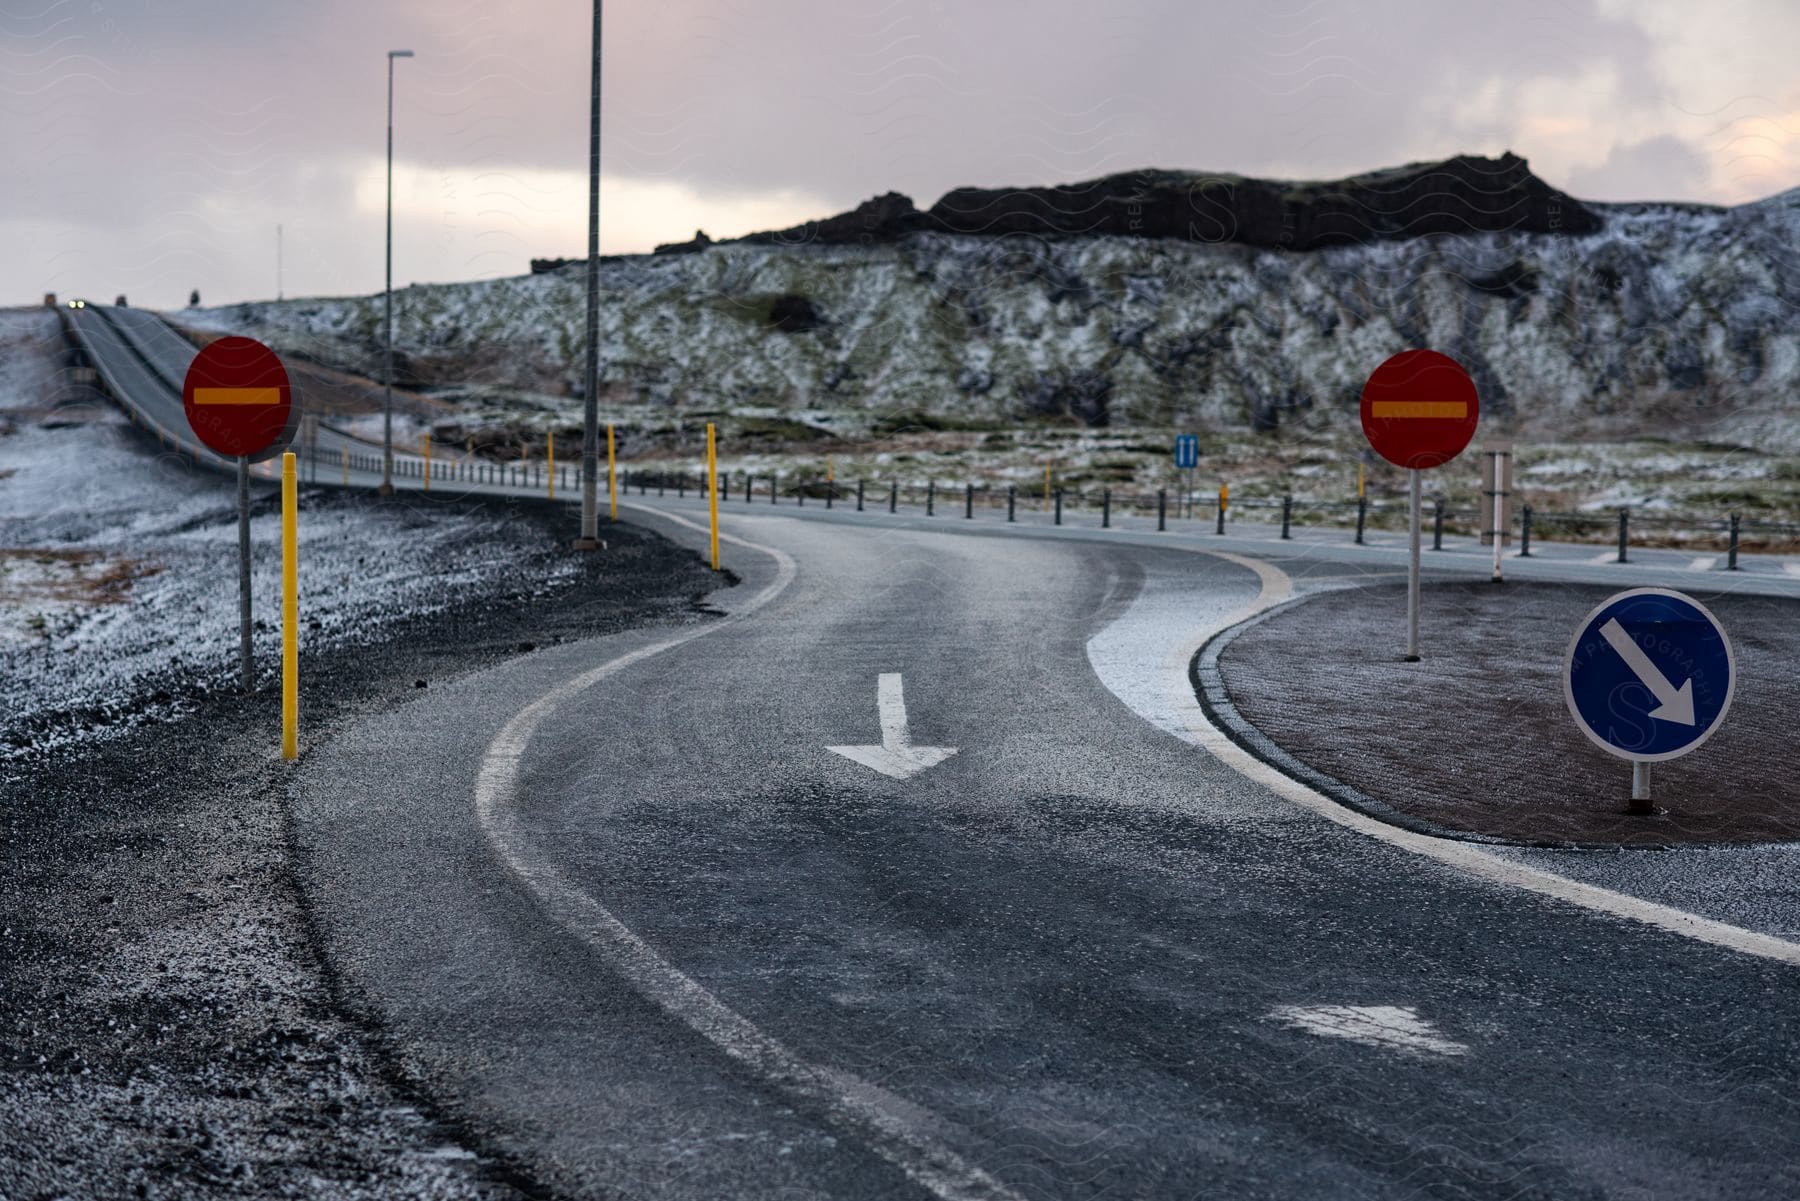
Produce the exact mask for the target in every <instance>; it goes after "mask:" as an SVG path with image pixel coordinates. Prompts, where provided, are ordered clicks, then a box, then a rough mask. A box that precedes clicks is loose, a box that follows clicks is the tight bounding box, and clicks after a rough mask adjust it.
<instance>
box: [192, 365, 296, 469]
mask: <svg viewBox="0 0 1800 1201" xmlns="http://www.w3.org/2000/svg"><path fill="white" fill-rule="evenodd" d="M181 406H182V408H183V409H184V410H185V411H186V412H187V419H188V425H189V426H190V427H191V428H192V429H193V431H194V435H195V436H196V437H198V438H199V439H200V441H202V442H204V443H206V445H207V446H209V447H210V448H212V449H213V450H215V451H217V452H218V453H219V454H222V455H225V456H226V457H228V458H237V457H238V456H240V455H242V456H243V457H245V458H248V459H253V460H257V459H267V458H270V457H272V456H274V455H276V454H278V453H280V451H281V449H282V448H283V447H285V446H286V445H287V444H288V442H289V441H290V440H292V438H293V436H294V426H295V425H296V424H297V423H298V416H299V415H298V414H297V413H296V412H295V410H294V404H293V396H292V394H291V392H290V390H289V388H288V376H287V369H286V368H285V367H283V366H282V365H281V360H280V359H279V358H277V357H275V352H274V351H272V350H270V349H269V348H268V347H267V346H264V345H263V344H262V343H261V342H258V341H257V340H256V339H254V338H239V337H235V336H233V337H225V338H220V339H219V340H218V341H216V342H214V343H212V344H211V345H210V346H208V347H206V349H204V350H202V351H201V352H200V353H199V354H197V355H195V356H194V361H193V364H192V365H191V366H189V367H188V371H187V378H186V379H185V380H184V381H183V382H182V385H181Z"/></svg>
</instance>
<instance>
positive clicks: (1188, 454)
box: [1175, 434, 1200, 468]
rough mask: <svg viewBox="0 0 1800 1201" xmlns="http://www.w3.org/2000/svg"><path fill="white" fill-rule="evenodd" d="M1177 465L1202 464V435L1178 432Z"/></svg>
mask: <svg viewBox="0 0 1800 1201" xmlns="http://www.w3.org/2000/svg"><path fill="white" fill-rule="evenodd" d="M1175 466H1177V467H1184V468H1185V467H1198V466H1200V437H1199V435H1197V434H1177V435H1176V436H1175Z"/></svg>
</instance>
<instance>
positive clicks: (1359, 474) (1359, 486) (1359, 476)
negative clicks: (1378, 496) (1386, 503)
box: [1356, 463, 1365, 500]
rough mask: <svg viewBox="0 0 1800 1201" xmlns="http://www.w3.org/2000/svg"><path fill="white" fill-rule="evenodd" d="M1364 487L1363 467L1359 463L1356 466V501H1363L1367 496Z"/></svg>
mask: <svg viewBox="0 0 1800 1201" xmlns="http://www.w3.org/2000/svg"><path fill="white" fill-rule="evenodd" d="M1364 487H1365V485H1364V482H1363V465H1362V464H1361V463H1358V464H1357V465H1356V499H1357V500H1361V499H1362V498H1363V496H1364V495H1365V493H1364V491H1363V489H1364Z"/></svg>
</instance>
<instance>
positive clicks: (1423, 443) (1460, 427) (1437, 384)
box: [1358, 350, 1481, 663]
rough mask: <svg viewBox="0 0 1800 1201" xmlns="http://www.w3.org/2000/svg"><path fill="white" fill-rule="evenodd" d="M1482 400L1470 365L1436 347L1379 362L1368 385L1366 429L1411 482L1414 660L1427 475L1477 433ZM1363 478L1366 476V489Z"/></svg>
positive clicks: (1409, 614) (1409, 634)
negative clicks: (1424, 477) (1422, 508)
mask: <svg viewBox="0 0 1800 1201" xmlns="http://www.w3.org/2000/svg"><path fill="white" fill-rule="evenodd" d="M1480 418H1481V402H1480V399H1479V398H1478V397H1477V396H1476V394H1475V381H1474V380H1472V379H1470V378H1469V373H1468V372H1467V371H1464V370H1463V368H1462V364H1460V363H1458V362H1457V361H1456V360H1455V359H1453V358H1451V357H1450V356H1449V355H1445V354H1439V353H1438V352H1437V351H1435V350H1403V351H1401V352H1400V353H1399V354H1397V355H1394V356H1393V357H1391V358H1389V359H1388V360H1387V361H1385V362H1384V363H1382V364H1381V366H1379V367H1377V368H1376V369H1375V370H1374V371H1373V372H1372V373H1371V374H1370V376H1369V380H1368V382H1367V383H1366V384H1364V385H1363V391H1362V427H1363V434H1364V435H1365V436H1367V438H1368V439H1369V445H1370V446H1372V447H1374V448H1375V452H1376V453H1377V454H1379V455H1380V456H1381V457H1382V458H1384V459H1386V460H1387V461H1388V462H1390V463H1392V464H1393V465H1394V466H1396V467H1404V468H1406V470H1407V471H1408V473H1409V476H1410V478H1409V479H1408V481H1407V482H1408V502H1409V503H1408V509H1409V510H1410V512H1409V514H1408V526H1409V529H1408V537H1407V548H1408V551H1409V559H1410V562H1409V565H1408V570H1407V577H1406V661H1407V662H1408V663H1416V662H1418V659H1419V522H1420V517H1419V508H1420V494H1421V491H1422V489H1423V484H1422V483H1421V480H1420V476H1419V473H1420V472H1421V471H1428V470H1430V469H1431V468H1433V467H1441V466H1443V465H1444V464H1445V463H1448V462H1449V461H1450V460H1451V459H1454V458H1455V457H1456V456H1457V455H1459V454H1461V453H1462V452H1463V448H1464V447H1466V446H1468V445H1469V439H1471V438H1473V437H1474V436H1475V426H1476V424H1477V422H1479V420H1480ZM1360 485H1361V475H1360V473H1359V475H1358V486H1359V487H1360Z"/></svg>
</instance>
